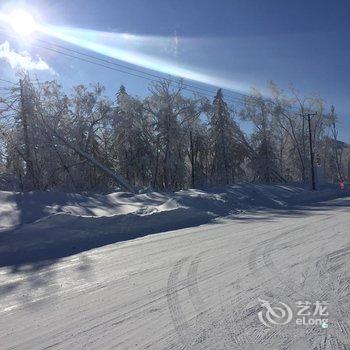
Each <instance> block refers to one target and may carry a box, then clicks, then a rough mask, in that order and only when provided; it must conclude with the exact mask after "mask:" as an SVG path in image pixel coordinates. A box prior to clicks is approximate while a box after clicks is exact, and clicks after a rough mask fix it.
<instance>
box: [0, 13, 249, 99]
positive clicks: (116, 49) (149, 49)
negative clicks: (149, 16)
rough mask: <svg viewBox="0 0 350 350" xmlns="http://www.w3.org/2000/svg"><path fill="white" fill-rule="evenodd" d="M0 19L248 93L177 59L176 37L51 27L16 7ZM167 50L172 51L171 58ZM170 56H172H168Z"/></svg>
mask: <svg viewBox="0 0 350 350" xmlns="http://www.w3.org/2000/svg"><path fill="white" fill-rule="evenodd" d="M0 20H1V21H2V22H5V23H6V24H7V25H10V26H11V27H12V29H13V30H14V31H15V32H17V33H18V34H20V35H22V36H28V35H29V34H31V33H32V32H34V31H37V32H40V33H42V34H45V35H47V36H50V37H52V38H56V39H59V40H62V41H64V42H66V43H69V44H72V45H75V46H78V47H80V48H83V49H86V50H90V51H93V52H95V53H98V54H100V55H104V56H107V57H110V58H113V59H117V60H120V61H123V62H127V63H129V64H133V65H136V66H139V67H142V68H146V69H150V70H153V71H157V72H159V73H162V74H166V75H171V76H176V77H178V78H183V79H188V80H192V81H195V82H199V83H203V84H207V85H212V86H217V87H221V88H225V89H228V90H232V91H237V92H247V91H248V90H249V87H247V86H244V85H243V84H242V83H238V82H235V81H232V80H230V79H227V78H224V77H222V76H219V75H215V74H213V73H209V72H206V71H205V70H204V69H202V70H200V69H198V68H194V67H191V66H189V65H185V64H181V63H180V62H176V61H175V59H174V58H173V57H176V52H177V46H178V44H179V40H178V38H177V36H176V37H175V39H174V37H162V36H140V35H134V34H128V33H116V32H101V31H94V30H88V29H82V28H73V27H62V26H52V25H47V24H38V23H35V22H34V19H33V17H31V15H30V14H29V13H26V12H24V11H21V10H16V11H14V12H12V13H11V14H9V15H6V14H3V13H0ZM169 53H170V54H171V53H172V54H173V56H172V57H167V56H169ZM170 56H171V55H170Z"/></svg>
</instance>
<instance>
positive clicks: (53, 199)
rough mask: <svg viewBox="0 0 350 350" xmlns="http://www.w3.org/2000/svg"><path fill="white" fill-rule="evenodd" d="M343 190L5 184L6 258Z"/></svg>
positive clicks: (0, 223)
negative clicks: (78, 188)
mask: <svg viewBox="0 0 350 350" xmlns="http://www.w3.org/2000/svg"><path fill="white" fill-rule="evenodd" d="M345 195H348V193H347V191H340V190H337V189H336V188H325V189H323V190H321V191H317V192H311V191H309V190H306V189H304V188H303V187H300V186H286V185H285V186H276V185H275V186H273V185H252V184H239V185H234V186H226V187H221V188H210V189H200V190H198V189H189V190H183V191H178V192H175V193H160V192H149V193H143V194H136V195H135V194H131V193H125V192H118V193H112V194H109V195H92V196H83V195H78V194H67V193H56V192H30V193H25V194H21V193H15V192H0V209H1V211H0V231H1V232H0V266H8V265H21V264H25V263H33V262H37V261H41V260H46V259H58V258H60V257H63V256H68V255H72V254H76V253H78V252H81V251H84V250H88V249H92V248H95V247H99V246H102V245H106V244H111V243H116V242H121V241H126V240H130V239H134V238H138V237H143V236H145V235H148V234H153V233H160V232H166V231H171V230H176V229H180V228H186V227H193V226H198V225H201V224H207V223H211V222H213V220H215V219H217V218H219V217H225V216H226V217H227V216H231V215H234V216H237V214H240V213H242V212H247V211H249V210H259V209H264V208H273V209H277V210H286V209H288V210H290V208H291V206H294V208H295V207H296V206H297V207H300V206H302V205H304V204H307V203H314V202H320V201H324V200H328V199H332V198H337V197H340V196H345Z"/></svg>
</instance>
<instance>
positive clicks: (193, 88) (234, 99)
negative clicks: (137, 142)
mask: <svg viewBox="0 0 350 350" xmlns="http://www.w3.org/2000/svg"><path fill="white" fill-rule="evenodd" d="M0 34H2V35H4V36H7V37H9V38H15V37H14V36H12V35H9V34H8V33H4V32H1V31H0ZM41 41H43V40H41ZM49 45H51V46H57V47H61V48H63V49H64V50H67V51H70V52H73V53H75V54H78V55H82V56H85V57H89V58H91V59H94V60H98V61H103V62H104V63H108V64H112V65H118V66H122V67H124V68H125V69H129V70H134V71H136V72H138V73H140V74H145V75H148V76H143V75H140V74H137V73H132V72H127V71H125V70H123V69H119V68H115V67H110V66H108V65H106V64H104V63H99V62H95V61H92V60H91V59H87V58H84V57H78V56H75V55H72V54H70V53H67V52H63V51H60V50H58V49H55V48H53V47H47V46H43V45H39V44H32V46H34V47H37V48H41V49H44V50H48V51H51V52H55V53H59V54H61V55H64V56H67V57H70V58H74V59H78V60H80V61H83V62H87V63H91V64H95V65H97V66H100V67H103V68H107V69H110V70H114V71H117V72H120V73H124V74H128V75H131V76H135V77H138V78H142V79H146V80H148V81H151V82H159V80H162V79H164V77H161V76H158V75H155V74H150V73H146V72H143V71H141V70H138V69H135V68H130V67H126V66H123V65H121V64H117V63H114V62H110V61H109V60H105V59H101V58H98V57H95V56H93V55H88V54H84V53H81V52H79V51H77V50H73V49H69V48H66V47H64V46H62V45H57V44H52V43H49ZM150 76H153V77H155V78H157V80H155V79H152V78H151V77H150ZM182 79H183V78H182ZM167 80H168V81H170V83H172V84H179V82H177V81H175V80H173V79H167ZM182 85H183V89H184V90H186V91H189V92H192V93H195V94H199V95H202V96H206V97H210V98H213V95H215V93H216V92H214V91H210V90H207V89H204V88H200V87H197V86H194V85H190V84H188V83H184V84H182ZM188 87H191V88H188ZM197 90H204V91H206V92H202V91H197ZM212 94H213V95H212ZM241 95H242V96H247V95H243V94H241ZM226 100H229V101H230V102H232V103H240V104H244V103H245V101H244V99H243V98H239V97H233V96H227V95H226Z"/></svg>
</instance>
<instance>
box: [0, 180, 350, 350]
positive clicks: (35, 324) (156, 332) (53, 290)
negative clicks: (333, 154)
mask: <svg viewBox="0 0 350 350" xmlns="http://www.w3.org/2000/svg"><path fill="white" fill-rule="evenodd" d="M344 195H346V193H344V192H339V191H336V190H334V189H325V190H323V191H319V192H317V193H311V192H310V191H307V190H304V189H302V188H300V187H297V186H263V185H260V186H258V185H248V184H247V185H236V186H231V187H226V188H221V189H211V190H187V191H180V192H177V193H175V194H164V193H155V192H149V193H144V194H139V195H131V194H127V193H115V194H111V195H106V196H102V195H95V196H90V197H84V196H80V195H67V194H62V193H61V194H59V193H30V194H26V195H20V194H16V193H9V192H2V193H0V203H1V213H0V226H2V231H1V232H0V307H1V309H0V348H1V349H47V348H52V349H82V348H86V349H109V348H117V349H134V348H137V349H184V348H186V349H295V350H297V349H298V350H303V349H349V348H350V324H349V314H350V239H349V227H350V216H349V208H350V198H348V197H344V198H340V199H333V200H329V199H331V198H335V197H337V196H344ZM323 200H328V201H326V202H322V201H323ZM199 225H200V226H199ZM259 298H260V299H261V300H266V301H269V302H271V305H273V306H281V305H282V304H279V302H283V303H285V304H286V305H289V306H290V307H291V309H292V311H293V320H291V321H290V322H289V323H288V324H285V325H274V324H269V325H270V326H271V327H267V326H265V325H264V324H263V323H261V322H260V321H259V318H258V314H259V311H261V312H263V311H264V310H265V308H263V307H261V301H259ZM298 301H310V302H311V303H316V302H317V301H326V302H328V303H329V305H328V309H327V311H328V312H329V316H327V318H328V323H327V324H328V328H322V327H321V326H320V325H317V326H310V325H309V326H305V325H304V326H302V325H296V323H295V319H294V318H295V314H296V311H297V310H296V305H297V304H296V303H297V302H298ZM276 310H277V309H275V311H276ZM277 311H278V310H277ZM264 316H265V320H266V313H265V314H264Z"/></svg>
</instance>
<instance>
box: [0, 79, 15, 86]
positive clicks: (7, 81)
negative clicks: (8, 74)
mask: <svg viewBox="0 0 350 350" xmlns="http://www.w3.org/2000/svg"><path fill="white" fill-rule="evenodd" d="M0 81H2V82H4V83H9V84H12V85H18V83H14V82H13V81H10V80H6V79H0Z"/></svg>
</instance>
